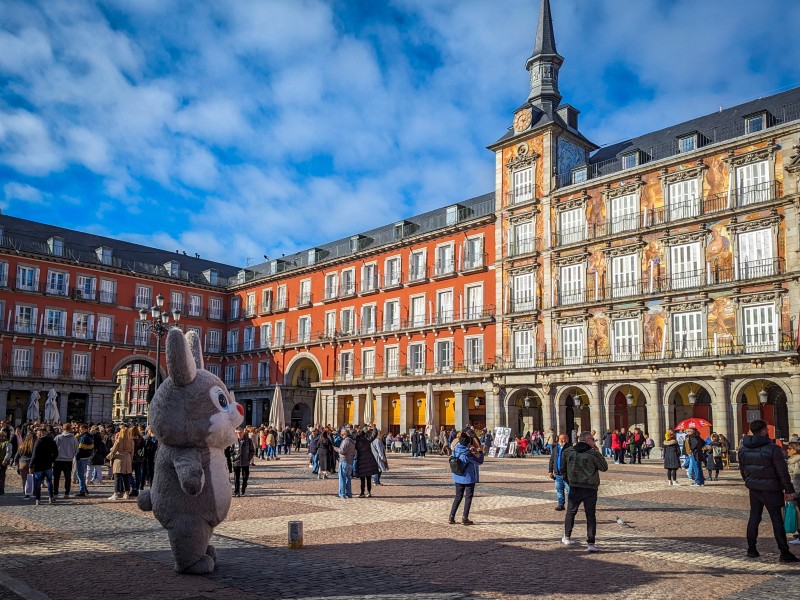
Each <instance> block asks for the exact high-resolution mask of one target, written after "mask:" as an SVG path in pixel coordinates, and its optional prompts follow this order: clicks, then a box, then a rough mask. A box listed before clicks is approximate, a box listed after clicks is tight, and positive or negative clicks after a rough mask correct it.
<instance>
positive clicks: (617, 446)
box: [611, 429, 625, 465]
mask: <svg viewBox="0 0 800 600" xmlns="http://www.w3.org/2000/svg"><path fill="white" fill-rule="evenodd" d="M611 451H612V452H613V453H614V464H615V465H618V464H619V462H620V461H622V464H623V465H624V464H625V455H624V454H623V453H622V442H620V439H619V430H618V429H615V430H614V433H612V434H611Z"/></svg>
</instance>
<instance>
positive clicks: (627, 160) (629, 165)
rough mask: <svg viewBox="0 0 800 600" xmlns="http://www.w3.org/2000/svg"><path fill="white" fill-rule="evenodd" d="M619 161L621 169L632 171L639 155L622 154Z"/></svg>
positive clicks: (631, 153) (633, 153)
mask: <svg viewBox="0 0 800 600" xmlns="http://www.w3.org/2000/svg"><path fill="white" fill-rule="evenodd" d="M620 161H621V162H622V168H623V169H633V168H634V167H635V166H636V165H638V164H639V153H638V152H630V153H628V154H623V155H622V156H620Z"/></svg>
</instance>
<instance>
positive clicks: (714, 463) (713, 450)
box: [706, 433, 722, 481]
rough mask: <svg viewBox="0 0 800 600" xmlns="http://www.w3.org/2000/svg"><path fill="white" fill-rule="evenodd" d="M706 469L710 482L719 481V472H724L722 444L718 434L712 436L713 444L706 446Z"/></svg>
mask: <svg viewBox="0 0 800 600" xmlns="http://www.w3.org/2000/svg"><path fill="white" fill-rule="evenodd" d="M706 469H708V479H709V480H711V481H719V472H720V471H721V470H722V444H721V443H720V441H719V436H718V435H717V434H716V433H712V434H711V443H710V444H709V445H708V446H706Z"/></svg>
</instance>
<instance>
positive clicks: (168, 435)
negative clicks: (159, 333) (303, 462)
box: [138, 329, 244, 575]
mask: <svg viewBox="0 0 800 600" xmlns="http://www.w3.org/2000/svg"><path fill="white" fill-rule="evenodd" d="M166 354H167V370H168V372H169V377H167V379H166V380H165V381H164V382H163V383H162V384H161V385H160V386H159V387H158V390H156V393H155V396H154V397H153V401H152V402H151V403H150V426H151V427H152V428H153V432H154V433H155V435H156V438H157V439H158V452H157V453H156V463H155V474H154V477H153V486H152V487H151V488H150V490H142V491H141V492H140V493H139V498H138V505H139V508H140V509H142V510H146V511H149V510H152V511H153V514H154V515H155V517H156V519H158V521H159V523H161V525H162V526H163V527H164V528H165V529H166V530H167V534H168V535H169V541H170V546H171V547H172V556H173V559H174V561H175V571H176V572H177V573H187V574H192V575H205V574H208V573H211V572H212V571H213V570H214V568H215V567H216V562H217V554H216V551H215V550H214V547H213V546H211V545H209V543H208V542H209V541H210V539H211V534H212V533H213V531H214V527H216V526H217V525H219V524H220V523H221V522H222V521H224V520H225V517H226V516H227V515H228V509H229V508H230V505H231V486H230V480H229V478H228V467H227V463H226V461H225V448H226V447H228V446H230V445H231V444H233V443H234V442H235V440H236V426H237V425H239V424H240V423H241V422H242V420H243V416H244V410H243V409H242V407H241V406H240V405H239V404H238V403H237V402H236V400H235V398H234V396H233V392H229V391H228V389H227V388H226V387H225V384H224V383H223V382H222V381H221V380H220V379H219V378H218V377H216V376H215V375H213V374H212V373H210V372H208V371H206V370H205V369H203V355H202V351H201V348H200V340H199V338H198V337H197V335H195V334H194V332H191V331H190V332H189V333H188V334H186V335H185V336H184V334H183V332H182V331H180V330H179V329H172V330H170V332H169V334H168V335H167V341H166Z"/></svg>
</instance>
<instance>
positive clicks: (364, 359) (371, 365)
mask: <svg viewBox="0 0 800 600" xmlns="http://www.w3.org/2000/svg"><path fill="white" fill-rule="evenodd" d="M361 375H362V377H364V378H365V379H372V378H373V377H375V348H364V349H363V350H362V351H361Z"/></svg>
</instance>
